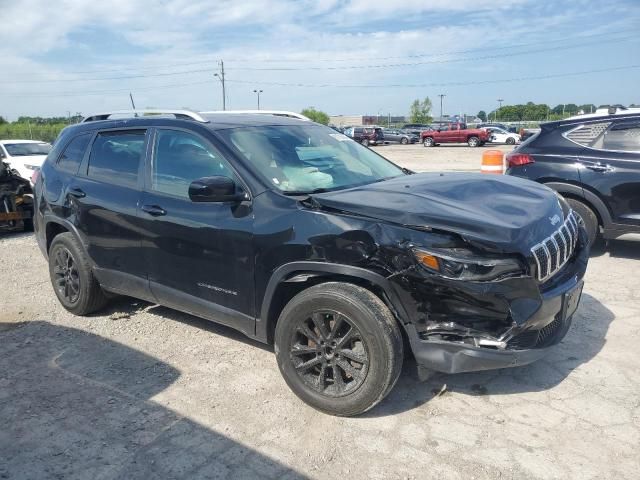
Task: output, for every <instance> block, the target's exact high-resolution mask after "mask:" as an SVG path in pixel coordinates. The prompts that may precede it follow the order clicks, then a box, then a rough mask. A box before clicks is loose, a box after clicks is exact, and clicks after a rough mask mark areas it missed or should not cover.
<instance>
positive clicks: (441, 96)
mask: <svg viewBox="0 0 640 480" xmlns="http://www.w3.org/2000/svg"><path fill="white" fill-rule="evenodd" d="M438 96H439V97H440V121H442V115H443V113H442V112H443V110H442V99H443V98H444V97H446V95H445V94H444V93H441V94H440V95H438Z"/></svg>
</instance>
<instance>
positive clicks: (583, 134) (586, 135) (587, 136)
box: [566, 122, 611, 148]
mask: <svg viewBox="0 0 640 480" xmlns="http://www.w3.org/2000/svg"><path fill="white" fill-rule="evenodd" d="M609 125H611V122H598V123H590V124H588V125H582V126H580V127H578V128H576V129H574V130H572V131H570V132H569V133H567V134H566V137H567V138H568V139H569V140H571V141H573V142H576V143H578V144H580V145H584V146H585V147H590V148H602V140H603V137H604V135H603V134H604V132H605V130H606V129H607V127H609Z"/></svg>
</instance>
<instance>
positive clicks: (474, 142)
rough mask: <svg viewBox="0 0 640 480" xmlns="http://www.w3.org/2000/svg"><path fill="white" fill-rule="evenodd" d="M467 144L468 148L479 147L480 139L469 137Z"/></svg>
mask: <svg viewBox="0 0 640 480" xmlns="http://www.w3.org/2000/svg"><path fill="white" fill-rule="evenodd" d="M467 144H468V145H469V146H470V147H478V146H480V139H479V138H478V137H469V140H467Z"/></svg>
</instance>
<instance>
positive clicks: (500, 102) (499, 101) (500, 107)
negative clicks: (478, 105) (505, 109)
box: [495, 98, 504, 122]
mask: <svg viewBox="0 0 640 480" xmlns="http://www.w3.org/2000/svg"><path fill="white" fill-rule="evenodd" d="M502 102H504V99H503V98H499V99H498V104H499V105H500V106H499V107H498V110H496V118H495V121H496V122H497V121H498V111H499V110H501V109H502Z"/></svg>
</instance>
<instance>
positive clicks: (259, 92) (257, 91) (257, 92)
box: [253, 90, 262, 110]
mask: <svg viewBox="0 0 640 480" xmlns="http://www.w3.org/2000/svg"><path fill="white" fill-rule="evenodd" d="M253 93H256V94H258V110H260V94H261V93H262V90H254V91H253Z"/></svg>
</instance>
